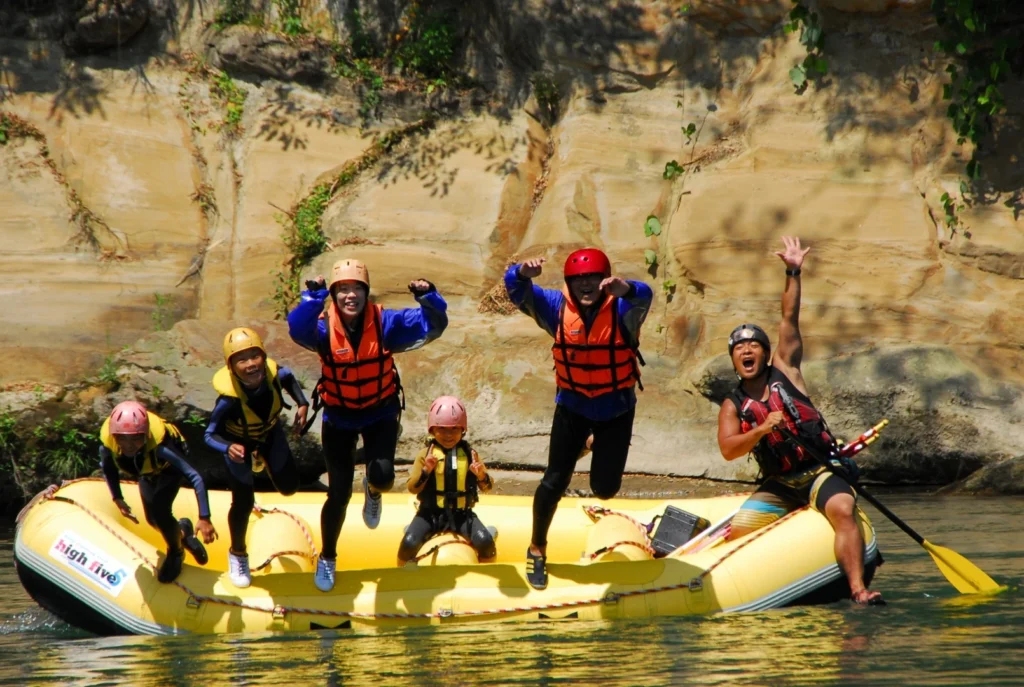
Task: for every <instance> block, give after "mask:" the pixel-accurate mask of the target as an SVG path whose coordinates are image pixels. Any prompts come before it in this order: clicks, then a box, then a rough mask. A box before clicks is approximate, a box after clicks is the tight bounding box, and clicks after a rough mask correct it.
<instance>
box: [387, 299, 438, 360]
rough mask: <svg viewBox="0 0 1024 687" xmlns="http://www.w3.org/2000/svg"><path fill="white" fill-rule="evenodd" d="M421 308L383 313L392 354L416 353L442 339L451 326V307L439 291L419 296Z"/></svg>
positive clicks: (388, 345) (418, 300) (388, 344)
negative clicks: (449, 322)
mask: <svg viewBox="0 0 1024 687" xmlns="http://www.w3.org/2000/svg"><path fill="white" fill-rule="evenodd" d="M416 301H417V302H418V303H419V304H420V307H418V308H404V309H402V310H383V311H381V330H382V331H383V334H384V345H386V346H387V347H388V349H389V350H390V351H391V352H392V353H402V352H405V351H414V350H416V349H417V348H420V347H422V346H424V345H426V344H428V343H430V342H431V341H433V340H434V339H436V338H438V337H439V336H441V333H442V332H444V330H445V328H446V327H447V326H448V304H447V303H445V301H444V298H442V297H441V294H439V293H438V292H437V291H433V290H432V291H429V292H427V293H425V294H423V295H422V296H418V297H417V298H416Z"/></svg>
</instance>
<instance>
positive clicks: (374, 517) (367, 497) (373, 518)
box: [363, 477, 384, 530]
mask: <svg viewBox="0 0 1024 687" xmlns="http://www.w3.org/2000/svg"><path fill="white" fill-rule="evenodd" d="M363 497H364V501H363V522H365V523H366V526H367V527H368V528H370V529H371V530H375V529H377V525H379V524H380V513H381V511H382V510H383V509H384V499H382V498H381V496H380V494H374V493H372V492H371V491H370V483H369V482H368V481H367V479H366V478H365V477H364V478H363Z"/></svg>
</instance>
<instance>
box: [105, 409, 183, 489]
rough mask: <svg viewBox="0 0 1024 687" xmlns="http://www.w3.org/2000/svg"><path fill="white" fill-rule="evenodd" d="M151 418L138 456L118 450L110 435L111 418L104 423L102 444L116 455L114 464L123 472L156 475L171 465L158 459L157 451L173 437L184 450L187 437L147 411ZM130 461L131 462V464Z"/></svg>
mask: <svg viewBox="0 0 1024 687" xmlns="http://www.w3.org/2000/svg"><path fill="white" fill-rule="evenodd" d="M146 414H147V415H148V416H149V434H147V435H146V443H145V444H144V445H143V447H142V450H141V451H139V455H137V456H133V457H130V456H126V455H124V454H122V453H121V449H120V448H118V445H117V440H116V439H114V435H113V434H111V433H110V418H109V417H108V418H107V419H106V420H104V422H103V427H101V428H100V442H101V443H102V444H103V445H104V446H106V447H107V448H108V449H109V450H110V452H111V453H113V454H114V462H115V463H117V467H118V468H120V469H121V470H122V471H124V472H127V473H129V474H138V475H155V474H158V473H160V472H163V470H164V469H165V468H166V467H167V466H168V465H169V463H168V462H167V461H164V460H160V459H159V458H157V455H156V449H157V447H158V446H159V445H160V444H162V443H163V442H164V439H166V438H168V437H171V438H173V439H174V440H175V441H176V442H178V443H179V444H180V446H182V447H183V448H184V446H185V437H183V436H182V435H181V432H180V431H178V428H177V427H175V426H174V425H173V424H171V423H170V422H165V421H164V420H163V419H162V418H161V417H160V416H159V415H154V414H153V413H150V412H148V411H147V413H146ZM129 461H130V462H129Z"/></svg>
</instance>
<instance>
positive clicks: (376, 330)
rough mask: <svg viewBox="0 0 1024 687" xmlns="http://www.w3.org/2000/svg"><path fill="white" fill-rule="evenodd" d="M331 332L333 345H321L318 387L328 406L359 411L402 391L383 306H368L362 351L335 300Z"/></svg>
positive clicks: (330, 311) (329, 324)
mask: <svg viewBox="0 0 1024 687" xmlns="http://www.w3.org/2000/svg"><path fill="white" fill-rule="evenodd" d="M320 318H321V319H323V318H324V315H323V314H321V315H320ZM327 335H328V346H329V348H328V349H327V350H324V347H322V346H321V350H320V351H319V352H320V363H321V377H320V382H319V384H318V387H317V389H318V391H319V395H320V398H321V400H322V402H323V404H324V405H329V406H342V407H345V408H350V409H352V410H358V409H360V408H369V407H371V406H374V405H376V404H378V403H380V402H381V401H383V400H385V399H387V398H389V397H391V396H394V395H395V394H396V393H398V391H399V388H400V383H399V379H398V370H397V369H396V368H395V362H394V359H393V358H392V357H391V351H389V350H388V349H387V347H386V346H385V345H384V334H383V330H382V328H381V307H380V306H379V305H374V304H372V303H371V304H367V306H366V311H365V312H364V313H363V334H362V336H361V337H360V339H359V349H358V350H353V348H352V344H351V343H350V342H349V340H348V335H347V334H346V332H345V325H344V324H343V323H342V321H341V314H340V313H339V312H338V307H337V306H336V305H335V304H334V303H331V306H330V308H328V311H327Z"/></svg>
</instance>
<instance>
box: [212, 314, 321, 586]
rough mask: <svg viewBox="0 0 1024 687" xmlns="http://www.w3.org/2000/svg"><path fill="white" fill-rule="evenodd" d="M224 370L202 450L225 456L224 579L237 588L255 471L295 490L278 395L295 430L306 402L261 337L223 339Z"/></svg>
mask: <svg viewBox="0 0 1024 687" xmlns="http://www.w3.org/2000/svg"><path fill="white" fill-rule="evenodd" d="M224 363H225V365H224V367H222V368H221V369H220V370H218V371H217V373H216V374H215V375H214V376H213V388H214V389H215V390H216V391H217V393H218V394H219V396H218V398H217V403H216V405H215V406H214V408H213V413H212V414H211V416H210V424H209V425H208V426H207V428H206V436H205V439H206V445H207V446H209V447H210V448H212V449H213V450H214V451H217V452H219V453H223V454H224V462H225V464H226V465H227V471H228V485H229V486H230V488H231V509H230V510H229V511H228V527H229V528H230V530H231V548H230V550H229V551H228V576H229V577H230V578H231V583H232V584H233V585H235V586H236V587H239V588H244V587H248V586H249V585H250V584H251V583H252V575H251V573H250V570H249V555H248V554H247V553H246V544H245V534H246V531H247V530H248V528H249V516H250V515H251V514H252V508H253V505H254V504H255V495H254V490H253V477H252V475H253V472H254V471H260V470H262V469H263V467H264V465H265V466H266V469H267V473H268V475H269V476H270V481H271V482H272V483H273V485H274V488H275V489H277V491H279V492H280V493H282V494H284V495H285V496H287V495H290V494H294V493H295V491H296V489H298V488H299V471H298V468H297V467H296V465H295V459H294V457H293V456H292V451H291V448H290V447H289V446H288V439H287V437H286V436H285V432H284V429H283V428H282V426H281V423H280V422H279V419H280V415H281V411H282V410H283V409H284V408H287V407H288V406H287V404H286V403H285V401H284V396H283V394H282V391H287V392H288V395H289V396H291V397H292V398H293V399H294V400H295V403H296V405H297V406H298V408H297V410H296V412H295V423H294V427H295V429H296V430H298V429H300V428H301V427H302V426H303V425H304V424H305V422H306V412H307V411H308V410H309V403H308V401H307V400H306V395H305V394H304V393H303V392H302V386H301V385H300V384H299V382H298V380H297V379H296V378H295V375H294V374H292V372H291V370H289V369H288V368H287V367H283V366H278V364H277V363H276V362H275V361H274V360H273V359H272V358H269V357H267V351H266V348H265V347H264V346H263V341H262V340H261V339H260V337H259V334H257V333H256V332H254V331H253V330H252V329H249V328H248V327H239V328H237V329H232V330H231V331H230V332H228V333H227V336H225V337H224Z"/></svg>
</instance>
